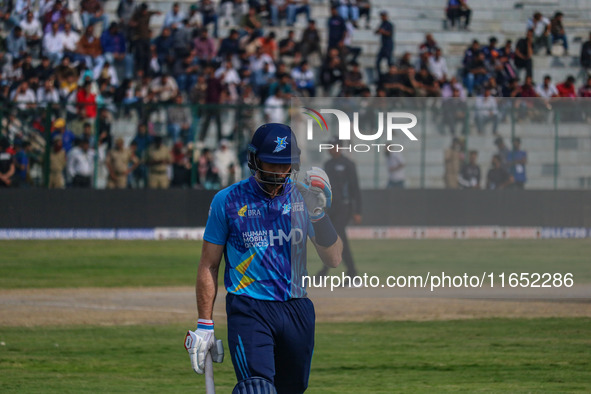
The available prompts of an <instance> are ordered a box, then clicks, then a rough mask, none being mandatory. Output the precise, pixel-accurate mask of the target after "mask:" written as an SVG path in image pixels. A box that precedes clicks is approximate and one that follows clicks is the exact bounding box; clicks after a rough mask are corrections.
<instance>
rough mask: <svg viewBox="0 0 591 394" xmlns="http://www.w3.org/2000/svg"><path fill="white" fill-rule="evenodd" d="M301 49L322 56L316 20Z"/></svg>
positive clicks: (306, 53) (305, 35) (306, 34)
mask: <svg viewBox="0 0 591 394" xmlns="http://www.w3.org/2000/svg"><path fill="white" fill-rule="evenodd" d="M300 49H301V51H302V57H303V58H304V59H307V58H308V57H309V56H310V55H312V54H313V53H318V56H320V57H322V50H321V49H320V35H319V34H318V29H316V21H314V20H310V21H308V27H306V29H304V31H303V32H302V37H301V39H300ZM590 64H591V63H590Z"/></svg>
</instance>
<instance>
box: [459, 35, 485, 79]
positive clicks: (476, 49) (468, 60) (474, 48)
mask: <svg viewBox="0 0 591 394" xmlns="http://www.w3.org/2000/svg"><path fill="white" fill-rule="evenodd" d="M481 51H482V49H481V48H480V43H479V42H478V40H472V44H471V45H470V46H469V47H468V48H467V49H466V50H465V51H464V58H463V59H462V64H463V65H464V72H466V71H467V69H468V68H469V67H470V64H472V62H473V61H474V59H475V58H476V57H477V56H478V54H479V53H480V52H481Z"/></svg>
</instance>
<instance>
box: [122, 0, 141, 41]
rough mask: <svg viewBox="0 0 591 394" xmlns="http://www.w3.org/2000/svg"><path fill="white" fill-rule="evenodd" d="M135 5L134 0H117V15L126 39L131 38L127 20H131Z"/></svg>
mask: <svg viewBox="0 0 591 394" xmlns="http://www.w3.org/2000/svg"><path fill="white" fill-rule="evenodd" d="M136 7H137V5H136V3H135V1H134V0H119V4H118V5H117V17H119V22H120V23H121V28H122V30H123V32H124V34H125V36H126V37H127V39H130V38H131V36H130V31H129V22H130V21H131V18H132V16H133V14H134V12H135V9H136Z"/></svg>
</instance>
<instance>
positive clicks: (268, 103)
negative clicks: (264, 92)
mask: <svg viewBox="0 0 591 394" xmlns="http://www.w3.org/2000/svg"><path fill="white" fill-rule="evenodd" d="M287 96H288V95H286V94H285V93H283V91H282V90H281V89H275V91H274V92H272V93H271V94H270V95H269V97H267V100H265V123H283V122H285V118H286V111H285V109H284V106H285V99H284V97H287Z"/></svg>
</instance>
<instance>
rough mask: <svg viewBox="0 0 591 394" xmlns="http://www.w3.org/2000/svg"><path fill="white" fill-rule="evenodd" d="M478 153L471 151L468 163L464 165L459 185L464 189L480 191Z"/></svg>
mask: <svg viewBox="0 0 591 394" xmlns="http://www.w3.org/2000/svg"><path fill="white" fill-rule="evenodd" d="M477 160H478V151H475V150H471V151H470V153H469V156H468V163H464V164H462V168H461V170H460V176H459V178H458V183H459V185H460V187H461V188H462V189H480V166H479V165H478V163H477V162H476V161H477Z"/></svg>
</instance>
